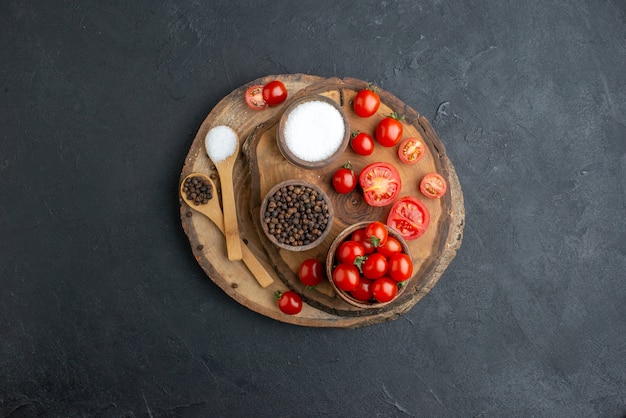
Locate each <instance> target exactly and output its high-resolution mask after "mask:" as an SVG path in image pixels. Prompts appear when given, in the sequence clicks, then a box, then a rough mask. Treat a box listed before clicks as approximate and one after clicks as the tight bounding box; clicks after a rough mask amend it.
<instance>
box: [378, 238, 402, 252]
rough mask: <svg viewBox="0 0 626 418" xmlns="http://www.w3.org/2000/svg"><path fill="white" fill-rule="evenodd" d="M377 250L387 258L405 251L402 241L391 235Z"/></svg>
mask: <svg viewBox="0 0 626 418" xmlns="http://www.w3.org/2000/svg"><path fill="white" fill-rule="evenodd" d="M377 251H378V252H379V253H381V254H382V255H384V256H385V257H387V258H390V257H391V256H392V255H394V254H398V253H401V252H402V251H403V248H402V244H401V243H400V241H398V240H397V239H395V238H394V237H392V236H391V235H389V236H388V237H387V241H385V243H384V244H382V245H379V246H378V248H377Z"/></svg>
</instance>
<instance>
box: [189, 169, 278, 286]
mask: <svg viewBox="0 0 626 418" xmlns="http://www.w3.org/2000/svg"><path fill="white" fill-rule="evenodd" d="M194 177H198V178H200V179H202V180H203V181H204V184H210V186H211V187H210V189H211V193H207V194H206V195H205V196H203V198H201V199H199V201H196V200H195V199H194V198H192V197H191V196H187V191H186V190H185V184H186V183H187V179H193V178H194ZM215 191H216V189H215V184H214V183H213V180H211V179H210V178H209V177H208V176H206V175H204V174H201V173H192V174H190V175H188V176H187V177H185V179H184V180H183V182H182V183H181V184H180V197H181V198H182V199H183V201H184V202H185V203H186V204H187V205H189V207H190V208H192V209H194V210H196V211H198V212H200V213H201V214H203V215H204V216H206V217H207V218H209V219H210V220H211V221H213V223H214V224H215V226H216V227H217V228H218V229H219V230H220V231H222V234H224V214H223V212H222V208H221V207H220V203H219V201H218V200H217V198H215V196H213V194H214V193H215ZM240 246H241V253H242V260H243V262H244V264H245V265H246V267H248V269H249V270H250V273H252V275H253V276H254V278H255V279H256V280H257V282H259V285H261V287H264V288H265V287H268V286H269V285H271V284H272V283H273V282H274V279H273V278H272V276H271V275H270V274H269V273H268V272H267V270H265V268H264V267H263V265H262V264H261V263H260V262H259V260H258V259H257V258H256V257H255V255H254V254H252V252H251V251H250V249H249V248H248V247H247V246H246V245H245V244H244V243H243V242H241V240H240Z"/></svg>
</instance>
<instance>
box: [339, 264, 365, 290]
mask: <svg viewBox="0 0 626 418" xmlns="http://www.w3.org/2000/svg"><path fill="white" fill-rule="evenodd" d="M359 280H361V273H360V272H359V269H358V268H357V266H355V265H354V264H348V263H341V264H339V265H338V266H337V267H335V269H334V270H333V283H335V286H337V287H338V288H339V289H341V290H345V291H346V292H349V291H351V290H354V289H356V287H357V286H358V285H359Z"/></svg>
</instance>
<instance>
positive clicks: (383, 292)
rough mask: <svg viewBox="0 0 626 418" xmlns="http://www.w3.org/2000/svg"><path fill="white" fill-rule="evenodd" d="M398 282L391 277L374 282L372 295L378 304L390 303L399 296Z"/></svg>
mask: <svg viewBox="0 0 626 418" xmlns="http://www.w3.org/2000/svg"><path fill="white" fill-rule="evenodd" d="M396 283H397V282H396V281H395V280H393V279H391V278H389V277H381V278H380V279H376V280H374V283H373V284H372V294H373V296H374V299H376V300H377V301H378V302H389V301H390V300H393V298H395V297H396V295H397V294H398V286H397V285H396Z"/></svg>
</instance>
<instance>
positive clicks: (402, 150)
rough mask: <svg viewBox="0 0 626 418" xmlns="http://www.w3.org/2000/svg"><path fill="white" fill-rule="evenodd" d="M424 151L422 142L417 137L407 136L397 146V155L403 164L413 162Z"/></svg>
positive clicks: (419, 158)
mask: <svg viewBox="0 0 626 418" xmlns="http://www.w3.org/2000/svg"><path fill="white" fill-rule="evenodd" d="M425 152H426V146H425V145H424V142H422V140H420V139H418V138H407V139H405V140H404V141H402V142H401V143H400V146H399V147H398V157H400V161H402V162H403V163H405V164H415V163H416V162H418V161H419V160H421V159H422V157H423V156H424V153H425Z"/></svg>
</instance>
